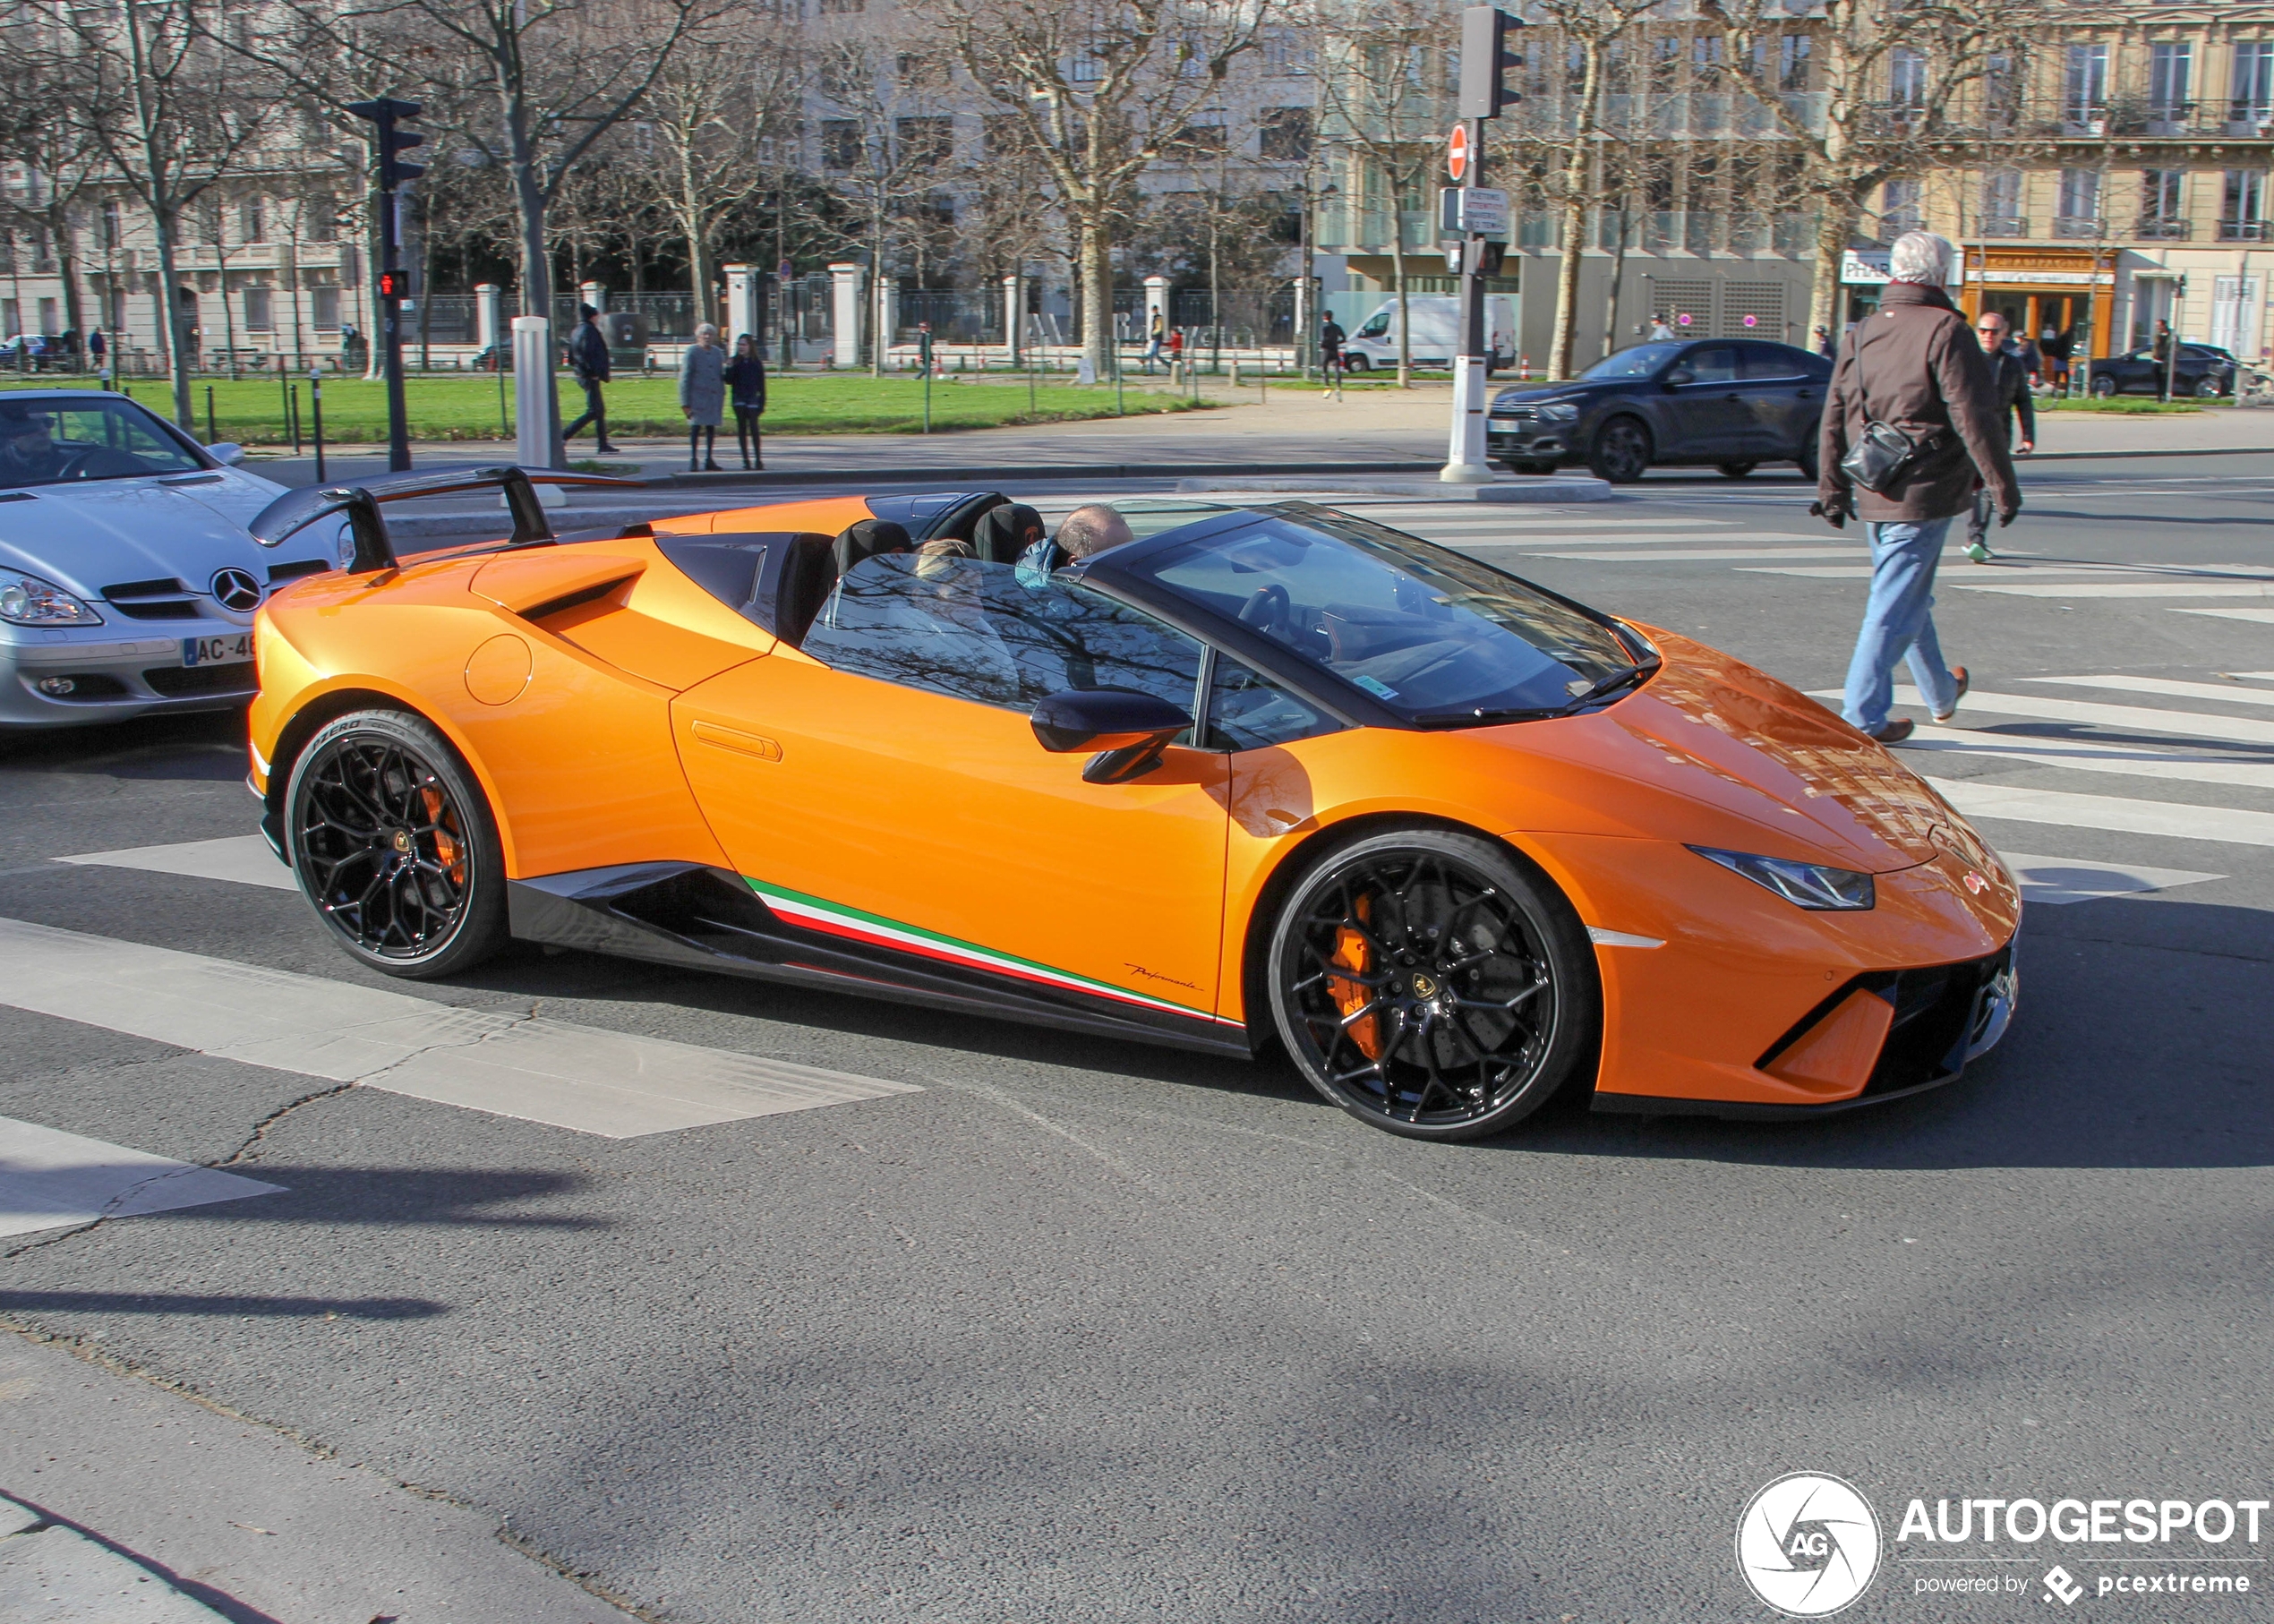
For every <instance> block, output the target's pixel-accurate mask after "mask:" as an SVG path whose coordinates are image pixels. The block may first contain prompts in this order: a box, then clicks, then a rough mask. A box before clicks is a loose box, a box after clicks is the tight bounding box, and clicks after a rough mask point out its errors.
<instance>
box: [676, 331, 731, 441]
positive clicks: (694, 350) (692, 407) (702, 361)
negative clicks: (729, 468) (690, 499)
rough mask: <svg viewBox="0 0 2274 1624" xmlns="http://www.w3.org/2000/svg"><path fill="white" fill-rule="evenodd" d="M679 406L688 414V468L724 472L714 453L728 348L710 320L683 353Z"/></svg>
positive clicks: (723, 409) (722, 409) (723, 405)
mask: <svg viewBox="0 0 2274 1624" xmlns="http://www.w3.org/2000/svg"><path fill="white" fill-rule="evenodd" d="M679 409H680V411H681V412H683V413H685V414H686V415H687V469H688V473H690V474H692V473H695V472H696V471H697V470H698V469H699V470H703V471H705V472H708V473H712V474H717V473H720V472H722V470H721V468H720V467H719V465H718V461H717V459H716V458H715V457H713V456H712V455H711V449H712V447H713V446H714V444H715V443H716V441H717V438H718V432H719V419H720V418H721V417H722V416H723V415H725V412H726V352H725V351H724V350H723V349H721V348H720V347H719V329H717V328H715V327H713V326H712V325H711V324H710V323H709V322H708V321H705V322H704V323H703V325H702V326H700V327H698V328H697V329H695V342H694V343H693V344H691V345H689V346H688V349H687V353H686V354H685V355H681V356H680V363H679Z"/></svg>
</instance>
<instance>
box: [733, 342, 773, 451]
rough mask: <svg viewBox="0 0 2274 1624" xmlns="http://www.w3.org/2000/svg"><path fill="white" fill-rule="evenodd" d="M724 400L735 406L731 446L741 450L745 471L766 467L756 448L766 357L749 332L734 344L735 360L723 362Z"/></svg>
mask: <svg viewBox="0 0 2274 1624" xmlns="http://www.w3.org/2000/svg"><path fill="white" fill-rule="evenodd" d="M725 378H726V389H727V397H728V399H729V400H730V401H731V403H732V405H733V406H734V443H735V445H736V446H737V447H739V449H741V452H742V466H744V467H746V468H763V467H765V452H764V451H762V450H761V449H759V446H758V416H759V414H761V413H762V412H764V411H765V357H764V356H763V355H759V354H758V341H757V338H754V337H752V336H751V335H750V334H748V333H745V334H743V335H742V336H741V337H740V338H737V339H736V340H735V341H734V359H733V360H731V361H730V362H728V363H726V372H725Z"/></svg>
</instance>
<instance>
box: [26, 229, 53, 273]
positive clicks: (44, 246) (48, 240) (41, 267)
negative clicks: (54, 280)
mask: <svg viewBox="0 0 2274 1624" xmlns="http://www.w3.org/2000/svg"><path fill="white" fill-rule="evenodd" d="M31 269H32V273H33V274H34V275H35V276H43V277H44V276H53V275H54V274H55V269H56V239H55V238H54V237H53V236H51V235H48V231H47V227H45V226H34V227H32V228H31Z"/></svg>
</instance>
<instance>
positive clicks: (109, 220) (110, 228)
mask: <svg viewBox="0 0 2274 1624" xmlns="http://www.w3.org/2000/svg"><path fill="white" fill-rule="evenodd" d="M125 240H126V229H125V227H124V225H123V224H122V223H121V221H120V218H119V212H118V204H117V203H116V202H115V201H112V202H107V203H105V204H104V205H103V235H102V244H103V246H104V248H106V249H115V248H116V247H118V246H119V245H120V244H123V243H124V241H125Z"/></svg>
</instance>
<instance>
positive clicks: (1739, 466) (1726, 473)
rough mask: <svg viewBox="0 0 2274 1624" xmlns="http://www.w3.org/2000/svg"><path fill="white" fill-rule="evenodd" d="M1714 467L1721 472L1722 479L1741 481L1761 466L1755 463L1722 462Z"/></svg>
mask: <svg viewBox="0 0 2274 1624" xmlns="http://www.w3.org/2000/svg"><path fill="white" fill-rule="evenodd" d="M1714 466H1715V467H1717V468H1719V469H1720V470H1721V471H1722V477H1723V479H1743V478H1744V477H1745V476H1746V475H1747V474H1750V473H1751V472H1752V471H1753V470H1754V469H1756V468H1757V467H1759V466H1761V465H1760V464H1758V463H1757V462H1724V463H1715V464H1714Z"/></svg>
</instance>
